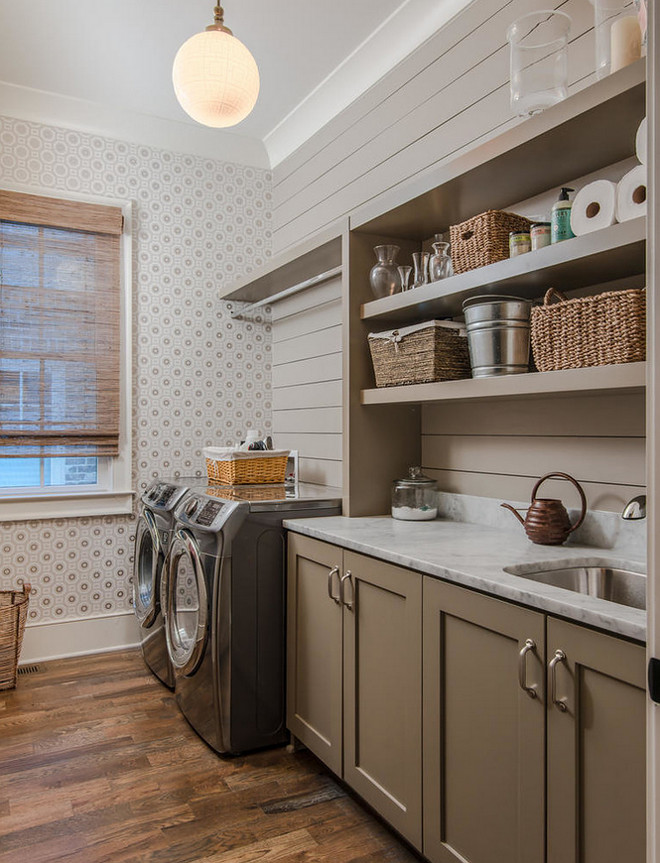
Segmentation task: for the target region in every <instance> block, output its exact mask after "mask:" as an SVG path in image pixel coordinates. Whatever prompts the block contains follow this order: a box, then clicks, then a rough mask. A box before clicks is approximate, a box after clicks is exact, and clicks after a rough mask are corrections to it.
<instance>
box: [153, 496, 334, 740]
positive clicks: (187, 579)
mask: <svg viewBox="0 0 660 863" xmlns="http://www.w3.org/2000/svg"><path fill="white" fill-rule="evenodd" d="M340 513H341V493H340V492H339V491H338V490H337V489H328V488H325V487H323V486H315V485H308V484H298V485H296V486H293V487H291V488H285V487H284V486H281V487H280V486H275V487H273V486H242V487H233V488H229V487H221V486H210V487H209V488H207V489H206V490H205V491H199V490H194V491H192V492H190V493H189V495H188V496H187V497H186V498H185V499H184V500H182V501H181V502H180V503H179V505H178V506H177V508H176V525H175V528H174V536H173V539H172V543H171V546H170V552H169V555H168V565H167V573H166V577H165V579H164V582H163V587H164V593H165V594H166V613H165V632H166V639H167V647H168V653H169V657H170V661H171V663H172V665H173V667H174V671H175V694H176V700H177V702H178V704H179V707H180V708H181V711H182V713H183V715H184V716H185V718H186V719H187V720H188V722H189V723H190V725H191V726H192V727H193V728H194V729H195V731H196V732H197V733H198V734H199V735H200V737H202V738H203V739H204V740H205V741H206V742H207V743H208V744H209V746H211V747H212V748H213V749H215V750H216V751H217V752H220V753H230V754H237V753H241V752H245V751H248V750H252V749H258V748H261V747H266V746H273V745H276V744H280V743H283V742H285V741H286V739H287V732H286V727H285V659H286V646H285V609H286V531H285V530H284V528H283V527H282V521H283V520H284V519H285V518H290V517H295V518H312V517H314V516H323V515H338V514H340Z"/></svg>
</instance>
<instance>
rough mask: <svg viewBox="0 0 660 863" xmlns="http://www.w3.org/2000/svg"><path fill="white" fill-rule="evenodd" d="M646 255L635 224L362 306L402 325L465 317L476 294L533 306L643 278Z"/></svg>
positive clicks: (367, 314)
mask: <svg viewBox="0 0 660 863" xmlns="http://www.w3.org/2000/svg"><path fill="white" fill-rule="evenodd" d="M645 250H646V219H644V218H641V219H634V220H632V221H630V222H623V223H622V224H620V225H612V226H611V227H610V228H604V229H603V230H600V231H594V232H593V233H591V234H585V235H584V236H582V237H575V238H574V239H572V240H565V241H564V242H562V243H557V244H556V245H553V246H546V247H545V248H544V249H538V250H537V251H535V252H528V253H527V254H524V255H519V256H518V257H516V258H509V259H508V260H505V261H498V263H496V264H490V265H489V266H487V267H479V268H478V269H475V270H470V271H468V272H467V273H460V274H459V275H457V276H451V277H450V278H448V279H443V280H442V281H440V282H432V283H431V284H429V285H423V286H422V287H419V288H413V289H412V290H409V291H406V292H405V293H398V294H394V296H391V297H384V298H383V299H380V300H373V301H372V302H369V303H365V304H364V305H363V306H362V313H361V316H362V318H363V319H365V320H379V321H388V322H393V323H397V324H403V323H406V322H408V321H420V320H424V319H428V318H433V317H447V316H454V315H460V314H461V313H462V303H463V300H465V299H466V298H467V297H469V296H472V295H474V293H475V292H476V291H483V293H486V294H488V293H503V292H504V293H506V292H509V291H510V292H512V293H514V294H515V295H516V296H520V297H525V298H526V299H530V300H531V299H534V298H535V297H538V296H540V295H541V294H542V293H543V292H544V291H545V290H546V289H547V288H549V287H555V288H558V289H559V290H562V291H570V290H575V289H577V288H582V287H586V286H587V285H597V284H600V283H602V282H609V281H613V280H615V279H620V278H625V277H626V276H633V275H639V274H641V273H643V272H644V270H645V265H646V263H645Z"/></svg>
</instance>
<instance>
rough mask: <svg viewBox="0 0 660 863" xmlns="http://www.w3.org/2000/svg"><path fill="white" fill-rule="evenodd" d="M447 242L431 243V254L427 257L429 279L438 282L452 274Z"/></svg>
mask: <svg viewBox="0 0 660 863" xmlns="http://www.w3.org/2000/svg"><path fill="white" fill-rule="evenodd" d="M448 252H449V243H444V242H440V241H436V242H435V243H433V254H432V255H431V257H430V258H429V281H431V282H439V281H440V279H446V278H447V277H448V276H451V274H452V268H451V258H450V257H449V254H448Z"/></svg>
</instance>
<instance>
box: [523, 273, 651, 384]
mask: <svg viewBox="0 0 660 863" xmlns="http://www.w3.org/2000/svg"><path fill="white" fill-rule="evenodd" d="M553 298H555V299H557V300H558V301H559V302H556V303H553V302H552V300H553ZM532 353H533V355H534V362H535V364H536V367H537V368H538V370H539V371H540V372H551V371H557V370H559V369H582V368H586V367H587V366H609V365H615V364H617V363H636V362H642V361H643V360H645V359H646V293H645V291H644V289H643V288H641V289H632V290H627V291H608V292H607V293H604V294H598V295H596V296H594V297H580V298H578V299H573V300H567V299H566V297H565V296H564V295H563V294H562V293H561V292H560V291H557V290H555V289H554V288H550V290H549V291H547V293H546V295H545V297H544V300H543V305H542V306H536V307H535V308H533V309H532Z"/></svg>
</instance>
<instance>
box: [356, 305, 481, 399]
mask: <svg viewBox="0 0 660 863" xmlns="http://www.w3.org/2000/svg"><path fill="white" fill-rule="evenodd" d="M369 350H370V351H371V361H372V363H373V366H374V374H375V377H376V386H377V387H395V386H401V385H402V384H425V383H431V382H432V381H455V380H461V379H463V378H469V377H470V375H471V371H470V357H469V355H468V346H467V337H466V331H465V326H464V325H463V324H455V323H453V321H427V322H426V323H422V324H414V325H413V326H410V327H402V328H401V329H398V330H387V331H386V332H382V333H369Z"/></svg>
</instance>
